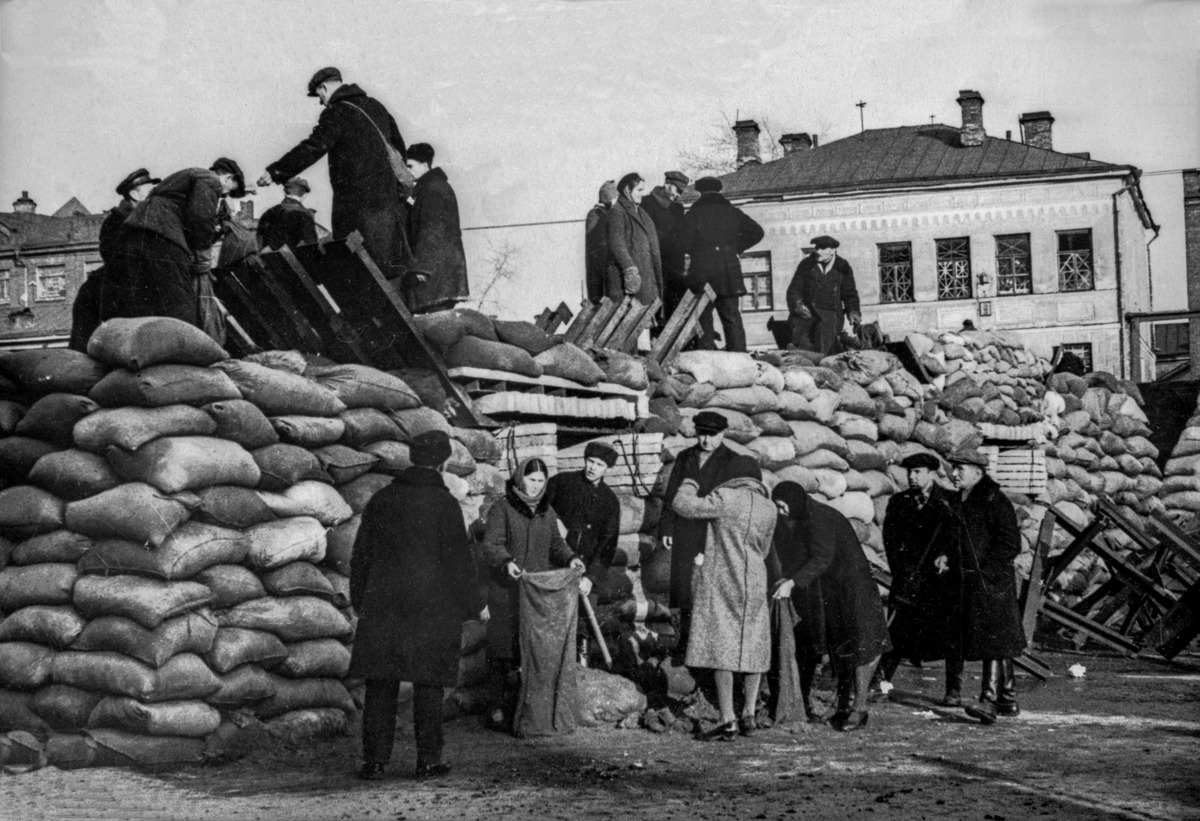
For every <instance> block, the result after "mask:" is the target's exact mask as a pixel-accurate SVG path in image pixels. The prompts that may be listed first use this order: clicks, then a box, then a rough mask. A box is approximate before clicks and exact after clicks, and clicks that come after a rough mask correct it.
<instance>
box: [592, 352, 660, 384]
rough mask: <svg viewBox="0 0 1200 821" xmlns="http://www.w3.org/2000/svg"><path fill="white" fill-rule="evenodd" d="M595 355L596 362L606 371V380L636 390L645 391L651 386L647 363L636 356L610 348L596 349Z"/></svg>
mask: <svg viewBox="0 0 1200 821" xmlns="http://www.w3.org/2000/svg"><path fill="white" fill-rule="evenodd" d="M595 356H596V360H597V362H596V364H597V365H599V366H600V368H601V369H602V370H603V371H604V380H605V381H606V382H611V383H613V384H614V385H621V386H623V387H626V388H631V389H633V390H635V391H644V390H646V389H647V388H649V387H650V376H649V374H648V373H647V371H646V365H645V363H644V362H643V361H642V360H641V359H638V358H637V357H636V356H630V355H629V354H627V353H622V352H621V351H614V350H612V349H610V348H600V349H598V350H596V352H595Z"/></svg>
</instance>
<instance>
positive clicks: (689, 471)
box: [659, 444, 762, 610]
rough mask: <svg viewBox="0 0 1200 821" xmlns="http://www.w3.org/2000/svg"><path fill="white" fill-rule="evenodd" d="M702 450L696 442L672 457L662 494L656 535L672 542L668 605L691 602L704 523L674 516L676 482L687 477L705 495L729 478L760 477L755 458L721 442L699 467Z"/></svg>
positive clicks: (704, 534)
mask: <svg viewBox="0 0 1200 821" xmlns="http://www.w3.org/2000/svg"><path fill="white" fill-rule="evenodd" d="M703 453H704V452H703V451H702V450H701V449H700V446H699V445H694V446H692V447H690V448H688V449H687V450H684V451H682V452H681V453H680V454H679V455H678V456H677V457H676V458H675V463H674V465H672V466H671V476H670V478H669V479H668V480H667V491H666V493H665V495H664V496H663V517H662V522H661V523H660V525H659V534H660V536H662V537H670V538H672V539H673V542H674V543H673V546H672V547H671V607H681V608H683V609H685V610H686V609H688V608H690V607H691V606H692V571H693V569H694V568H695V566H696V565H695V559H696V554H698V553H702V552H704V545H705V542H706V540H707V538H708V525H707V524H706V523H704V522H703V521H698V520H695V519H686V518H677V517H676V516H675V513H674V511H673V509H672V506H673V505H674V502H675V495H676V494H677V493H678V492H679V486H680V485H681V484H682V483H683V482H684V481H685V480H687V479H691V480H692V481H694V482H696V483H697V484H699V485H700V491H699V493H700V495H701V496H705V495H707V494H709V493H711V492H712V491H713V490H714V489H716V487H717V486H719V485H723V484H725V483H726V482H728V481H730V480H732V479H740V478H743V477H748V478H751V479H759V480H761V479H762V469H761V468H760V467H759V466H758V461H757V460H755V459H754V458H752V457H750V456H743V455H741V454H738V453H734V452H733V451H732V450H730V449H729V448H727V447H726V446H725V445H724V444H722V445H719V446H718V447H717V449H716V450H714V451H713V452H712V455H711V456H709V457H708V460H707V461H706V462H705V463H704V467H701V466H700V457H701V455H702V454H703Z"/></svg>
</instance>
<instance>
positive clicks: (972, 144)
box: [958, 89, 986, 148]
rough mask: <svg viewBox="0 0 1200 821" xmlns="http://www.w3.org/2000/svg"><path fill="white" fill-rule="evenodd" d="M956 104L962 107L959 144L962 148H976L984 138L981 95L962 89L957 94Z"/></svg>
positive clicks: (981, 143)
mask: <svg viewBox="0 0 1200 821" xmlns="http://www.w3.org/2000/svg"><path fill="white" fill-rule="evenodd" d="M958 104H959V106H961V107H962V128H961V129H959V132H958V134H959V137H958V139H959V142H960V143H962V146H963V147H964V148H978V147H979V146H981V145H983V138H984V137H985V136H986V134H985V133H984V130H983V95H982V94H980V93H979V92H978V91H971V90H970V89H963V90H962V91H960V92H958Z"/></svg>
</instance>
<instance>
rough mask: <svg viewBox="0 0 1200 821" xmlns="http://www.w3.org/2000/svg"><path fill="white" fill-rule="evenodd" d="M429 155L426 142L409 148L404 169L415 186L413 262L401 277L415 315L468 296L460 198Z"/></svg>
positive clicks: (411, 237)
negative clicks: (408, 270) (459, 215)
mask: <svg viewBox="0 0 1200 821" xmlns="http://www.w3.org/2000/svg"><path fill="white" fill-rule="evenodd" d="M433 157H434V151H433V146H432V145H430V144H429V143H416V144H415V145H410V146H409V147H408V169H409V170H410V171H411V172H412V175H413V177H415V178H416V180H417V186H416V188H415V189H414V191H413V195H412V207H411V208H410V209H409V211H408V238H409V241H411V242H412V249H413V263H412V266H411V272H410V274H409V276H408V277H406V278H405V280H404V301H405V302H406V303H407V304H408V308H409V310H411V311H412V312H413V313H414V314H424V313H429V312H430V311H444V310H447V309H449V308H453V307H454V306H455V305H457V304H458V303H459V302H462V301H463V300H464V299H467V298H468V297H469V296H470V295H471V288H470V286H469V284H468V283H467V255H466V252H465V251H463V242H462V226H461V224H460V223H459V220H458V197H457V196H455V194H454V189H453V188H451V187H450V180H449V179H448V178H447V177H446V172H445V171H443V170H442V169H441V168H439V167H438V166H436V165H434V164H433Z"/></svg>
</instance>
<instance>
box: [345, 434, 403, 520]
mask: <svg viewBox="0 0 1200 821" xmlns="http://www.w3.org/2000/svg"><path fill="white" fill-rule="evenodd" d="M397 444H399V443H397ZM393 481H394V479H393V477H392V476H390V475H388V474H386V473H368V474H367V475H366V476H360V477H359V478H357V479H355V480H354V481H353V482H347V483H346V484H344V485H342V486H341V487H340V488H338V493H340V494H342V498H343V499H345V500H346V504H348V505H350V510H351V511H353V512H354V513H362V512H363V509H364V508H366V506H367V502H369V501H371V497H373V496H374V495H375V494H376V493H378V492H379V491H380V490H382V489H383V488H385V487H387V486H388V485H390V484H391V483H392V482H393Z"/></svg>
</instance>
